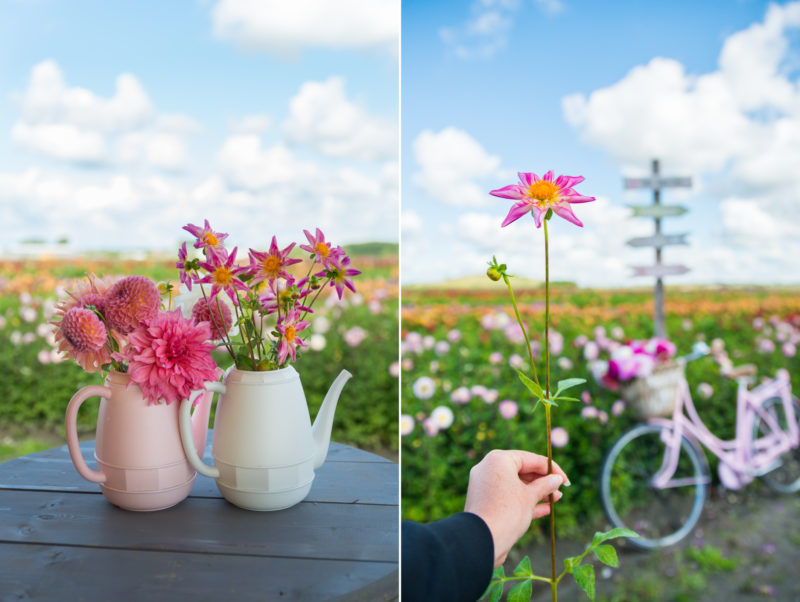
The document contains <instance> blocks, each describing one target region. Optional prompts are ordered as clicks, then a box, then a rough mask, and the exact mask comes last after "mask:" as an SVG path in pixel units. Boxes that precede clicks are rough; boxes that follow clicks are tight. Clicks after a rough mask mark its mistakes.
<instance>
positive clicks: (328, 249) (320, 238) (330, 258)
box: [300, 228, 344, 269]
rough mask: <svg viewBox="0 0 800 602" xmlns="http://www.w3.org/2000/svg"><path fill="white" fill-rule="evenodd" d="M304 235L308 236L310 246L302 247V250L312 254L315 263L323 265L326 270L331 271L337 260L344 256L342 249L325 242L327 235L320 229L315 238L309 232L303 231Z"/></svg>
mask: <svg viewBox="0 0 800 602" xmlns="http://www.w3.org/2000/svg"><path fill="white" fill-rule="evenodd" d="M303 234H305V235H306V238H307V239H308V244H307V245H300V248H301V249H303V250H304V251H308V252H309V253H311V254H312V255H313V257H314V261H316V262H318V263H321V264H322V265H323V266H325V267H326V268H329V269H330V268H331V267H332V265H333V262H334V261H335V260H336V258H337V257H340V256H341V255H344V250H343V249H342V248H341V247H338V246H337V247H334V246H332V245H331V243H330V242H328V241H326V240H325V235H324V234H323V233H322V230H320V229H319V228H317V231H316V233H315V234H314V235H313V236H312V235H311V232H309V231H308V230H303Z"/></svg>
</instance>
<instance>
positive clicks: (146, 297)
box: [103, 276, 161, 334]
mask: <svg viewBox="0 0 800 602" xmlns="http://www.w3.org/2000/svg"><path fill="white" fill-rule="evenodd" d="M160 305H161V295H159V294H158V287H157V286H156V285H155V283H154V282H153V281H152V280H150V279H149V278H145V277H144V276H126V277H125V278H123V279H122V280H120V281H119V282H117V283H116V284H115V285H114V286H112V287H111V289H110V290H109V291H108V292H107V293H106V295H105V297H104V298H103V313H104V315H105V318H106V322H107V323H108V325H109V326H110V327H111V329H112V330H116V331H117V332H119V333H120V334H128V333H129V332H131V331H132V330H134V329H135V328H138V326H139V325H140V324H141V323H142V322H147V321H148V320H150V319H152V318H153V317H155V315H156V314H157V313H158V308H159V306H160Z"/></svg>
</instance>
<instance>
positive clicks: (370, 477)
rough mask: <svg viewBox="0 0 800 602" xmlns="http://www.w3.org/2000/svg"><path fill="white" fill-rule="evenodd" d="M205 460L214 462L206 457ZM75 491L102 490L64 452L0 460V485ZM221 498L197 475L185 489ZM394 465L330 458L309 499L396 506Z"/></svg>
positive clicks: (90, 461)
mask: <svg viewBox="0 0 800 602" xmlns="http://www.w3.org/2000/svg"><path fill="white" fill-rule="evenodd" d="M82 451H83V452H84V458H85V459H86V462H87V464H89V466H91V467H93V468H95V463H94V460H93V458H92V448H89V447H86V448H85V449H83V450H82ZM205 461H206V462H208V463H211V462H212V459H211V458H210V457H206V458H205ZM1 488H5V489H30V490H37V489H38V490H44V491H61V492H68V491H75V492H83V493H100V488H99V486H98V485H96V484H95V483H90V482H89V481H87V480H85V479H84V478H82V477H81V476H80V475H79V474H78V473H77V471H76V470H75V468H74V467H73V466H72V461H71V460H70V459H69V458H68V457H61V455H60V454H52V453H51V452H50V451H47V452H42V453H41V454H32V455H30V456H23V457H21V458H16V459H14V460H10V461H9V462H6V463H4V464H0V489H1ZM189 495H190V496H193V497H210V498H220V497H222V495H221V494H220V493H219V490H218V489H217V485H216V483H215V482H214V480H213V479H209V478H207V477H204V476H202V475H198V476H197V477H196V478H195V480H194V486H193V487H192V491H191V493H190V494H189ZM398 499H399V486H398V466H397V464H395V463H393V462H343V461H340V462H330V461H326V462H325V463H324V464H323V465H322V466H321V467H320V468H319V470H317V471H316V476H315V477H314V484H313V485H312V486H311V491H310V492H309V494H308V497H307V498H306V501H308V502H340V503H348V504H350V503H359V504H389V505H395V506H396V505H397V504H398Z"/></svg>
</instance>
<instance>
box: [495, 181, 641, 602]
mask: <svg viewBox="0 0 800 602" xmlns="http://www.w3.org/2000/svg"><path fill="white" fill-rule="evenodd" d="M519 181H520V183H519V184H511V185H509V186H506V187H504V188H500V189H497V190H493V191H492V192H491V193H490V194H492V195H493V196H497V197H501V198H507V199H514V200H516V201H517V202H516V203H515V204H514V205H513V206H512V207H511V209H510V210H509V212H508V215H507V216H506V218H505V220H504V221H503V223H502V227H505V226H507V225H509V224H511V223H513V222H515V221H517V220H518V219H520V218H521V217H523V216H524V215H525V214H527V213H530V214H531V215H532V217H533V220H534V222H535V224H536V227H537V228H541V227H544V228H543V229H544V254H545V266H544V269H545V319H544V356H545V357H544V359H545V372H544V378H545V380H544V387H542V384H541V382H540V381H539V378H538V375H537V372H536V365H535V362H534V359H533V351H532V349H531V341H530V337H529V335H528V331H527V330H526V328H525V324H524V323H523V321H522V317H521V316H520V313H519V308H518V306H517V301H516V298H515V296H514V291H513V289H512V287H511V282H510V279H509V278H510V276H509V274H508V273H507V266H506V264H501V263H498V261H497V259H496V258H495V257H493V258H492V261H491V262H490V263H489V268H488V270H487V271H486V275H487V276H488V277H489V278H490V279H491V280H493V281H499V280H501V279H502V280H503V283H504V284H505V285H506V287H507V288H508V295H509V298H510V300H511V305H512V307H513V309H514V315H515V316H516V319H517V322H518V323H519V326H520V328H521V329H522V334H523V337H524V339H525V345H526V347H527V349H528V359H529V361H530V370H531V376H532V377H533V378H531V377H529V376H528V375H526V374H525V373H524V372H522V371H520V370H517V369H516V368H515V370H516V371H517V374H518V376H519V379H520V381H521V382H522V384H523V385H524V386H525V387H526V388H527V389H528V391H530V393H531V395H532V397H533V398H534V399H535V400H536V402H535V406H534V409H535V408H536V407H538V405H539V404H540V403H541V404H543V405H544V411H545V429H546V441H547V472H548V474H552V472H553V449H552V444H551V440H550V439H551V433H552V429H551V408H552V407H558V405H559V402H561V401H578V400H577V399H576V398H574V397H567V396H565V395H564V393H565V392H566V391H567V390H568V389H570V388H572V387H576V386H578V385H580V384H582V383H584V382H586V381H585V379H582V378H568V379H565V380H562V381H559V382H558V384H557V385H556V391H555V393H554V394H551V389H550V251H549V233H548V227H547V225H548V221H549V220H550V219H551V218H552V216H553V215H558V216H560V217H562V218H564V219H565V220H567V221H568V222H570V223H572V224H575V225H576V226H580V227H582V226H583V223H582V222H581V221H580V220H579V219H578V218H577V217H576V216H575V214H574V213H573V211H572V209H571V207H570V204H571V203H588V202H590V201H594V200H595V199H594V197H588V196H582V195H579V194H578V193H577V192H575V190H574V189H573V187H574V186H576V185H578V184H580V183H581V182H582V181H583V177H581V176H577V177H573V176H558V177H557V178H555V179H554V174H553V172H552V171H548V172H547V173H546V174H544V176H542V177H541V178H540V177H539V176H538V175H536V174H535V173H520V174H519ZM549 503H550V577H540V576H538V575H534V574H533V571H532V569H531V563H530V559H529V558H528V557H527V556H526V557H525V558H523V560H522V562H520V564H519V565H518V566H517V568H516V569H514V572H513V574H512V576H510V577H505V574H504V569H503V567H502V566H501V567H498V569H496V570H495V574H494V578H493V580H492V582H491V583H490V585H489V589H488V590H487V591H486V594H485V596H488V598H489V600H490V601H491V602H496V601H497V600H499V599H500V598H501V597H502V595H503V587H504V585H505V583H506V582H507V581H514V580H518V581H520V583H518V584H517V585H516V586H514V587H513V588H512V589H511V590H510V591H509V594H508V600H509V601H510V602H521V601H528V600H530V597H531V594H532V591H533V581H543V582H546V583H549V584H550V589H551V595H552V600H553V602H556V600H557V598H558V591H557V588H558V583H559V582H560V581H561V579H562V578H563V577H564V576H565V575H566V574H567V573H569V574H572V575H573V576H574V578H575V581H576V582H577V583H578V585H579V586H580V587H581V588H582V589H583V590H584V591H585V592H586V594H587V595H588V596H589V598H590V599H592V600H594V597H595V589H594V568H593V567H592V566H591V565H581V562H582V561H583V559H584V558H586V556H587V555H588V554H589V553H590V552H592V551H593V552H594V553H595V555H596V556H597V557H598V558H599V559H600V560H601V561H602V562H604V563H606V564H609V565H611V566H616V565H617V555H616V551H615V550H614V548H613V547H611V546H609V545H607V544H604V543H603V542H604V541H607V540H609V539H613V538H616V537H638V536H637V535H636V533H634V532H633V531H630V530H627V529H614V530H613V531H609V532H608V533H597V534H596V535H595V536H594V539H593V540H592V543H591V544H590V546H589V547H588V548H587V549H586V551H585V552H584V553H583V554H582V555H580V556H576V557H574V558H567V559H566V560H565V568H564V570H563V571H562V572H561V574H558V575H557V574H556V549H555V546H556V544H555V531H556V530H555V499H554V496H553V495H552V494H551V495H550V497H549Z"/></svg>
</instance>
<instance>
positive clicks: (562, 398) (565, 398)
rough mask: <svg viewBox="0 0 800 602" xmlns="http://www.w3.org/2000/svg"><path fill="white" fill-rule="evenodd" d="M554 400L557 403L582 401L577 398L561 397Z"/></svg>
mask: <svg viewBox="0 0 800 602" xmlns="http://www.w3.org/2000/svg"><path fill="white" fill-rule="evenodd" d="M553 399H555V400H557V401H580V399H577V398H576V397H561V396H559V397H553Z"/></svg>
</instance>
